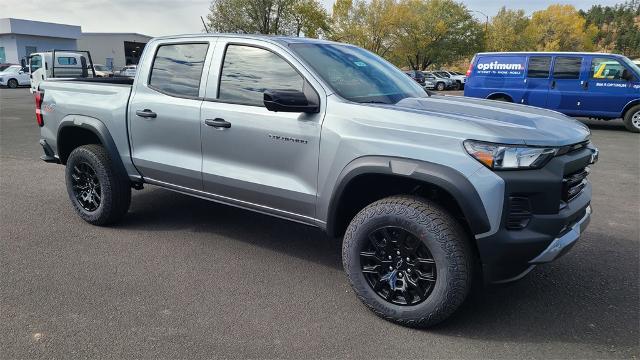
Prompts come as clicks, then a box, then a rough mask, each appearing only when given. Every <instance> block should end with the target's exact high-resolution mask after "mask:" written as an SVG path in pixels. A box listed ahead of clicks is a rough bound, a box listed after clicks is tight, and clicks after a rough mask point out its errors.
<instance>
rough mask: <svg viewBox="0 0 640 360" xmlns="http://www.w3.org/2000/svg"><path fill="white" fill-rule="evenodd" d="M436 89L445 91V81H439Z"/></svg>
mask: <svg viewBox="0 0 640 360" xmlns="http://www.w3.org/2000/svg"><path fill="white" fill-rule="evenodd" d="M436 89H437V90H438V91H443V90H444V83H441V82H439V83H438V84H437V85H436Z"/></svg>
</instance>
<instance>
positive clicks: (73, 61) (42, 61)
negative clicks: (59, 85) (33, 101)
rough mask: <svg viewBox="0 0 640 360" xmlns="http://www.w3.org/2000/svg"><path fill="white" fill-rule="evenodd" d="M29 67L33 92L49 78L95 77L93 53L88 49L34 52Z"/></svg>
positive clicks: (30, 57)
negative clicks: (90, 53) (87, 50)
mask: <svg viewBox="0 0 640 360" xmlns="http://www.w3.org/2000/svg"><path fill="white" fill-rule="evenodd" d="M53 59H55V61H53ZM28 69H29V74H30V76H31V92H32V93H33V92H35V91H36V90H37V89H38V87H39V85H40V83H41V82H43V81H45V80H47V79H52V78H61V79H71V78H89V77H95V71H94V69H93V66H92V62H91V55H89V52H86V51H75V50H53V51H47V52H39V53H33V54H31V55H30V56H29V66H28Z"/></svg>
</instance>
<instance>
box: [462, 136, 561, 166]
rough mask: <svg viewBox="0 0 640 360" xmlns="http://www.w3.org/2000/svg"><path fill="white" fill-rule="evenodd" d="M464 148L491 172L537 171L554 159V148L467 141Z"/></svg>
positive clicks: (555, 150) (555, 151)
mask: <svg viewBox="0 0 640 360" xmlns="http://www.w3.org/2000/svg"><path fill="white" fill-rule="evenodd" d="M464 148H465V149H466V150H467V152H468V153H469V155H471V156H473V157H474V158H475V159H476V160H478V161H479V162H481V163H482V164H483V165H485V166H486V167H488V168H489V169H492V170H514V169H538V168H541V167H543V166H544V165H546V164H547V162H549V160H551V158H552V157H554V156H555V155H556V153H557V151H558V149H556V148H544V147H528V146H526V145H504V144H493V143H488V142H481V141H473V140H467V141H465V142H464Z"/></svg>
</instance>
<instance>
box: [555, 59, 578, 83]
mask: <svg viewBox="0 0 640 360" xmlns="http://www.w3.org/2000/svg"><path fill="white" fill-rule="evenodd" d="M581 66H582V58H581V57H563V56H558V57H557V58H556V61H555V62H554V65H553V77H554V78H555V79H579V78H580V67H581Z"/></svg>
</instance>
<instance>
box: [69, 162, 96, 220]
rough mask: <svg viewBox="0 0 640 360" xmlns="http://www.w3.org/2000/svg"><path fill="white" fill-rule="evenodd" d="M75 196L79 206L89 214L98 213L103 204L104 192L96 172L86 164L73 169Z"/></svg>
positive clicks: (83, 163) (72, 180)
mask: <svg viewBox="0 0 640 360" xmlns="http://www.w3.org/2000/svg"><path fill="white" fill-rule="evenodd" d="M71 183H72V186H73V194H74V195H75V198H76V200H77V201H78V204H80V206H81V207H82V208H83V209H85V210H86V211H88V212H93V211H96V210H97V209H98V208H99V207H100V203H101V202H102V190H101V187H100V181H99V179H98V175H97V174H96V171H95V170H94V169H93V167H91V165H89V164H88V163H86V162H82V163H79V164H77V165H75V166H74V167H73V170H72V173H71Z"/></svg>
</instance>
